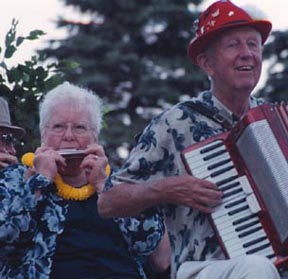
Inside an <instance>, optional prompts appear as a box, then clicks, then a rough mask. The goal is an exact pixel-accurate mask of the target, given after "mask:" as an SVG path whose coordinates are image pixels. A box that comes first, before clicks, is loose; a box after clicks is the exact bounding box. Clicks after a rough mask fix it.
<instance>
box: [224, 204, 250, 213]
mask: <svg viewBox="0 0 288 279" xmlns="http://www.w3.org/2000/svg"><path fill="white" fill-rule="evenodd" d="M246 209H249V205H245V206H242V207H239V208H237V209H234V210H231V211H230V212H228V215H230V216H232V215H235V214H237V213H240V212H241V211H244V210H246Z"/></svg>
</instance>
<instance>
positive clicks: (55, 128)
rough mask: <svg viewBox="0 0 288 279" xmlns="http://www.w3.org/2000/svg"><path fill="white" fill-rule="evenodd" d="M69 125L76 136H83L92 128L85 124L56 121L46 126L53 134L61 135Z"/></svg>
mask: <svg viewBox="0 0 288 279" xmlns="http://www.w3.org/2000/svg"><path fill="white" fill-rule="evenodd" d="M69 127H70V129H71V131H72V133H73V134H74V135H76V136H83V135H86V134H87V133H88V131H90V130H92V129H91V128H88V127H87V125H86V124H70V125H68V124H64V123H56V124H53V125H52V126H47V128H49V129H50V130H51V132H52V133H54V134H55V135H59V136H61V135H63V134H64V133H65V132H66V131H67V129H68V128H69Z"/></svg>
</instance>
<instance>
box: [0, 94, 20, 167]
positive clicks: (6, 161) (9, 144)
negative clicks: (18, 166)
mask: <svg viewBox="0 0 288 279" xmlns="http://www.w3.org/2000/svg"><path fill="white" fill-rule="evenodd" d="M24 135H25V130H24V129H23V128H21V127H18V126H13V125H12V124H11V118H10V111H9V106H8V103H7V101H6V100H5V99H4V98H2V97H0V168H4V167H7V166H8V165H11V164H14V163H17V162H18V159H17V157H16V150H15V146H14V142H15V139H21V138H23V136H24Z"/></svg>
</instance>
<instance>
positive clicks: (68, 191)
mask: <svg viewBox="0 0 288 279" xmlns="http://www.w3.org/2000/svg"><path fill="white" fill-rule="evenodd" d="M33 159H34V153H32V152H28V153H25V154H24V155H23V156H22V158H21V161H22V163H23V164H24V165H26V166H28V167H33ZM106 174H107V175H109V174H110V166H109V165H107V167H106ZM54 183H55V185H56V188H57V194H58V195H59V196H60V197H62V198H63V199H66V200H77V201H83V200H86V199H88V198H90V197H91V196H93V195H94V194H95V192H96V189H95V187H93V186H92V185H91V184H87V185H84V186H82V187H81V188H75V187H72V186H70V185H69V184H67V183H65V182H64V181H63V179H62V177H61V176H60V175H59V174H56V176H55V180H54Z"/></svg>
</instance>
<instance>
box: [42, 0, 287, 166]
mask: <svg viewBox="0 0 288 279" xmlns="http://www.w3.org/2000/svg"><path fill="white" fill-rule="evenodd" d="M62 1H63V2H64V3H65V4H66V5H69V6H72V7H74V8H75V9H76V10H78V11H79V13H80V14H81V15H83V17H82V20H79V21H73V20H69V19H67V18H59V19H58V27H63V28H65V29H66V30H67V31H68V36H67V38H65V39H63V40H54V41H51V45H50V47H49V48H46V49H43V50H42V51H41V52H40V53H45V54H46V55H47V56H48V57H53V58H57V59H68V58H69V59H72V60H73V61H76V62H77V63H78V64H79V67H78V68H74V69H73V70H71V71H69V72H68V73H67V79H68V80H69V81H71V82H74V83H77V84H80V85H83V86H85V87H88V88H90V89H92V90H94V91H96V92H97V93H98V94H99V95H100V96H101V97H102V98H103V99H104V102H105V103H106V104H108V105H109V113H108V114H107V116H106V123H107V129H105V130H104V131H103V134H102V137H101V138H102V141H103V144H104V146H105V150H106V152H107V154H108V156H109V159H110V161H111V162H113V163H114V164H116V165H120V164H121V163H122V159H123V158H121V156H120V153H119V152H116V151H117V150H118V151H119V149H120V148H119V149H117V148H118V147H122V150H123V149H124V150H128V151H129V150H130V149H131V147H132V146H133V145H134V136H135V135H136V134H137V133H139V132H141V131H142V129H143V128H144V127H145V126H146V125H147V123H148V121H150V119H151V118H152V117H153V116H154V115H156V114H158V113H159V112H160V111H163V109H165V108H167V107H170V106H171V105H173V104H175V103H176V102H178V101H179V100H183V99H185V98H189V97H191V96H194V95H196V94H197V93H198V92H199V91H202V90H204V89H207V88H208V86H209V81H208V79H207V77H206V76H205V75H204V74H203V73H202V72H201V71H200V70H199V68H198V67H195V66H193V65H192V64H191V62H190V61H189V59H188V58H187V55H186V49H187V46H188V44H189V41H190V39H191V38H192V37H193V35H194V30H193V21H194V19H195V18H196V16H198V13H199V12H200V9H199V7H198V6H199V4H201V3H202V0H194V1H193V0H183V1H176V0H143V1H137V0H110V1H106V0H81V1H79V0H62ZM191 7H192V8H191ZM84 16H85V17H84ZM87 16H88V18H89V19H90V20H84V18H87ZM287 38H288V34H287V33H285V32H283V33H282V32H274V33H273V36H272V40H271V42H270V44H268V45H267V47H266V48H265V59H266V60H267V62H268V63H272V64H271V66H270V68H269V77H268V80H267V85H266V86H264V87H263V89H262V90H260V92H259V95H261V96H264V98H266V99H271V100H272V99H273V100H276V99H281V100H282V99H287V96H286V95H287V94H286V93H285V92H286V87H287V86H288V85H287V83H286V81H285V77H287V49H288V48H287V40H288V39H287Z"/></svg>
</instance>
